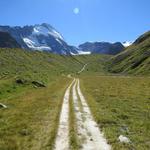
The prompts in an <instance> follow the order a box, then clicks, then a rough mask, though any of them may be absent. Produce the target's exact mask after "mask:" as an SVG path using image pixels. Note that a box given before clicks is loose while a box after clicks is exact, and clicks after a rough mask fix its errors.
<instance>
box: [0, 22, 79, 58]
mask: <svg viewBox="0 0 150 150" xmlns="http://www.w3.org/2000/svg"><path fill="white" fill-rule="evenodd" d="M0 31H3V32H7V33H9V34H10V35H11V36H12V37H13V38H14V39H15V40H16V41H17V43H19V45H20V46H21V48H23V49H30V50H39V51H49V52H52V53H56V54H64V55H67V54H78V51H77V48H76V47H74V46H70V45H68V44H67V43H66V42H65V41H64V38H63V37H62V35H61V34H60V33H59V32H58V31H56V29H54V28H53V27H52V26H51V25H49V24H46V23H43V24H41V25H34V26H24V27H19V26H16V27H10V26H0Z"/></svg>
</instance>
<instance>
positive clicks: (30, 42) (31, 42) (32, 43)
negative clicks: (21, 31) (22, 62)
mask: <svg viewBox="0 0 150 150" xmlns="http://www.w3.org/2000/svg"><path fill="white" fill-rule="evenodd" d="M23 41H24V42H25V43H26V44H27V46H28V47H29V48H31V49H33V50H40V51H42V50H46V51H51V50H52V49H51V47H49V46H47V45H46V44H43V45H41V44H40V43H39V42H38V40H37V39H36V37H32V36H30V37H28V38H23Z"/></svg>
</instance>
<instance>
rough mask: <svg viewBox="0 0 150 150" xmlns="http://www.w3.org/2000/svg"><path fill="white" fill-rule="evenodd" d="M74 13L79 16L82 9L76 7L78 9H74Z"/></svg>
mask: <svg viewBox="0 0 150 150" xmlns="http://www.w3.org/2000/svg"><path fill="white" fill-rule="evenodd" d="M73 12H74V14H76V15H77V14H79V12H80V9H79V8H78V7H76V8H74V9H73Z"/></svg>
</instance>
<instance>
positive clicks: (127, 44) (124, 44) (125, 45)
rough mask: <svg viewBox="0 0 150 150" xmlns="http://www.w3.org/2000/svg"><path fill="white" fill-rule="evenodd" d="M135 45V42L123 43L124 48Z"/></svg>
mask: <svg viewBox="0 0 150 150" xmlns="http://www.w3.org/2000/svg"><path fill="white" fill-rule="evenodd" d="M132 44H133V42H131V41H126V42H123V43H122V45H123V46H124V47H128V46H130V45H132Z"/></svg>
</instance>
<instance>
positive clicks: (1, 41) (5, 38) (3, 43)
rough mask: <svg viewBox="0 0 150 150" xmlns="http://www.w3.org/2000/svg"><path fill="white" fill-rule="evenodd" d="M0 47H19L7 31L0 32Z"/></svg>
mask: <svg viewBox="0 0 150 150" xmlns="http://www.w3.org/2000/svg"><path fill="white" fill-rule="evenodd" d="M0 47H2V48H4V47H7V48H20V47H21V46H20V45H19V44H18V43H17V41H16V40H15V39H14V38H13V37H12V36H11V35H10V34H9V33H7V32H0Z"/></svg>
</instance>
